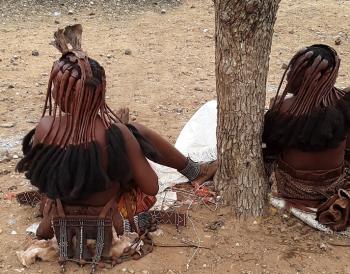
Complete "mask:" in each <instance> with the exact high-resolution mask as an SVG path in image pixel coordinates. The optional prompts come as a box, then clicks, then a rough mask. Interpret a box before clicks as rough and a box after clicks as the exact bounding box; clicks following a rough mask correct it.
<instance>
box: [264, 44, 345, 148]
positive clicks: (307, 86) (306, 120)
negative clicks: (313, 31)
mask: <svg viewBox="0 0 350 274" xmlns="http://www.w3.org/2000/svg"><path fill="white" fill-rule="evenodd" d="M339 66H340V58H339V57H338V55H337V53H336V51H335V50H334V49H333V48H331V47H329V46H327V45H322V44H317V45H312V46H310V47H307V48H304V49H302V50H300V51H299V52H297V53H296V54H295V55H294V56H293V58H292V59H291V61H290V62H289V65H288V67H287V69H286V70H285V72H284V74H283V77H282V79H281V82H280V85H279V87H278V90H277V94H276V97H275V99H274V102H273V105H272V107H271V109H270V110H269V111H268V112H267V113H266V115H265V124H264V132H263V141H264V142H265V143H267V145H268V146H269V145H270V147H275V148H287V147H292V148H299V149H302V150H304V151H321V150H324V149H328V148H334V147H337V146H338V144H339V142H341V141H343V140H344V138H345V137H346V134H347V132H348V130H349V128H350V111H349V110H348V109H349V108H350V94H349V93H346V92H345V91H343V90H340V89H338V88H336V87H335V86H334V85H335V82H336V79H337V76H338V71H339ZM286 76H287V77H286ZM285 78H287V83H286V85H285V87H284V90H283V92H282V94H281V95H280V96H279V93H280V90H281V87H282V85H283V82H284V80H285ZM288 93H291V94H293V95H294V96H293V101H292V102H291V104H290V107H289V108H288V109H287V110H284V111H281V107H282V104H283V103H284V100H285V98H286V95H287V94H288Z"/></svg>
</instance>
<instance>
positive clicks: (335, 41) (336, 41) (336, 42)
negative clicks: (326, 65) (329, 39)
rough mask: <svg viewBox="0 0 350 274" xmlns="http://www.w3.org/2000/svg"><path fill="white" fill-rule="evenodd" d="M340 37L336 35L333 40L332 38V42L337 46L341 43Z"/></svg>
mask: <svg viewBox="0 0 350 274" xmlns="http://www.w3.org/2000/svg"><path fill="white" fill-rule="evenodd" d="M341 42H342V41H341V38H340V37H339V36H338V37H337V38H336V39H335V40H334V44H336V45H337V46H339V45H340V44H341Z"/></svg>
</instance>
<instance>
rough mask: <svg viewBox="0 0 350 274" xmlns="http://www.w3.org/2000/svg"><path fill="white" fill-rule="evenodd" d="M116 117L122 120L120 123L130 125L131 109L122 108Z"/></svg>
mask: <svg viewBox="0 0 350 274" xmlns="http://www.w3.org/2000/svg"><path fill="white" fill-rule="evenodd" d="M116 115H117V116H118V118H119V119H120V121H121V122H122V123H123V124H128V123H129V108H120V109H119V110H118V111H117V112H116Z"/></svg>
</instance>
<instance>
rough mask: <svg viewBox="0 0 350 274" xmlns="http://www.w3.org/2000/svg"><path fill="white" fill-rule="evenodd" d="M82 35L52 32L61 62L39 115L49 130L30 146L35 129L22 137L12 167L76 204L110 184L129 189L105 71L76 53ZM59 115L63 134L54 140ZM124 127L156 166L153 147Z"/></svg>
mask: <svg viewBox="0 0 350 274" xmlns="http://www.w3.org/2000/svg"><path fill="white" fill-rule="evenodd" d="M81 34H82V27H81V25H74V26H68V27H66V28H65V29H64V30H63V29H59V30H58V31H57V32H55V35H54V36H55V41H54V45H55V46H56V47H57V48H58V49H59V50H60V51H61V52H62V57H61V58H60V59H59V60H58V61H56V62H54V64H53V67H52V70H51V74H50V79H49V84H48V88H47V94H46V99H45V105H44V110H43V114H42V117H44V116H47V115H48V116H51V117H52V118H53V119H52V123H51V127H50V129H49V130H48V131H47V133H46V135H45V136H44V137H43V138H42V139H41V140H38V142H37V144H36V145H34V146H33V136H34V134H35V129H33V130H31V131H30V132H29V133H28V134H27V135H26V136H25V137H24V139H23V154H24V157H23V159H21V161H20V162H19V163H18V164H17V167H16V169H17V171H19V172H25V175H26V177H27V178H28V179H29V180H30V181H31V183H32V184H33V185H34V186H36V187H38V188H39V191H40V192H43V193H45V194H46V195H47V196H48V197H49V198H52V199H56V198H60V199H62V200H75V199H79V198H80V197H81V196H82V195H85V194H91V193H94V192H98V191H103V190H105V189H106V188H108V187H110V186H111V184H113V183H117V184H120V186H121V188H122V190H124V191H128V190H130V189H131V188H132V184H131V183H130V182H131V179H132V174H131V172H130V168H129V161H128V156H127V153H126V149H125V145H124V140H123V136H122V133H121V131H120V129H119V128H118V127H117V126H116V125H115V124H116V123H119V122H120V120H119V118H118V117H117V115H116V114H115V113H114V112H113V111H112V110H111V109H110V108H109V107H108V105H107V104H106V102H105V92H106V77H105V71H104V69H103V67H102V66H100V65H99V64H98V62H97V61H95V60H93V59H91V58H89V57H87V56H86V54H85V53H84V52H83V51H82V50H81ZM69 46H70V47H71V48H69ZM63 115H65V121H66V122H65V128H64V132H63V134H58V132H59V129H60V128H61V127H62V126H63V124H62V123H61V120H62V116H63ZM97 119H101V121H102V123H103V125H104V127H105V129H106V133H107V134H106V136H107V140H106V141H107V144H108V168H107V170H104V169H103V167H102V165H101V155H100V148H99V145H98V144H97V142H96V136H95V128H96V121H97ZM54 123H58V127H56V126H55V127H54ZM128 127H129V129H130V131H131V132H132V133H133V134H134V135H135V137H136V138H137V140H138V141H139V143H140V145H141V149H142V150H143V152H144V154H145V156H148V158H150V159H152V160H155V159H156V158H157V153H156V152H155V150H154V149H153V147H152V145H151V144H150V143H148V142H147V140H145V139H144V138H143V137H142V135H140V133H139V132H137V130H136V129H135V128H134V127H132V126H131V125H128ZM49 136H50V138H49ZM52 136H53V137H52Z"/></svg>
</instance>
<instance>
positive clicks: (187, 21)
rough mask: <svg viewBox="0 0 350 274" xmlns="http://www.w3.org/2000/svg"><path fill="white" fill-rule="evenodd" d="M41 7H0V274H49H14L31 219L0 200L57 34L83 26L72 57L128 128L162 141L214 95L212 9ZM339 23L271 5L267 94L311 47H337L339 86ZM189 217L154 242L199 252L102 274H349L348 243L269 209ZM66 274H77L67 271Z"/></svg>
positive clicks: (342, 31) (326, 8)
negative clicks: (98, 67) (274, 10)
mask: <svg viewBox="0 0 350 274" xmlns="http://www.w3.org/2000/svg"><path fill="white" fill-rule="evenodd" d="M52 2H53V1H34V0H32V1H30V0H27V1H14V0H11V1H8V0H0V160H1V163H0V241H1V245H0V273H18V272H22V273H49V272H50V273H59V268H58V265H57V264H56V263H44V262H41V263H37V264H35V265H33V266H32V267H30V268H29V269H24V268H23V267H22V266H21V265H20V263H19V262H18V261H17V258H16V255H15V251H16V250H20V249H22V248H23V247H24V245H25V243H26V242H27V241H28V239H29V237H28V236H27V235H26V233H25V228H26V227H27V226H28V225H30V224H31V223H33V222H35V221H37V219H36V218H35V213H36V212H35V210H34V209H32V208H26V207H20V206H19V205H18V204H17V203H16V201H14V200H11V199H8V196H9V193H12V192H13V193H16V192H19V191H21V190H26V189H28V188H29V185H28V183H27V182H26V180H25V179H24V178H23V176H22V175H19V174H16V173H15V172H14V166H15V164H16V162H17V161H18V157H20V156H21V153H20V152H19V144H20V141H21V137H22V136H23V134H24V133H25V132H27V131H28V130H29V129H31V128H32V127H33V126H34V124H35V123H36V121H37V120H38V117H39V116H40V113H41V108H42V105H43V99H44V96H45V92H46V85H47V81H48V73H49V72H50V68H51V64H52V62H53V61H54V60H55V59H57V58H58V57H59V54H58V52H57V51H56V50H55V49H54V48H53V47H51V46H49V45H48V44H49V42H50V41H51V37H52V34H53V31H54V30H55V29H57V27H59V26H64V25H66V24H72V23H76V22H79V23H81V24H83V27H84V39H83V45H84V49H85V50H86V51H87V52H88V53H89V54H90V56H91V57H93V58H96V59H97V60H98V61H99V62H100V63H102V65H103V66H104V67H105V70H106V73H107V82H108V101H109V104H110V105H111V106H112V107H113V108H114V109H117V108H118V107H120V106H129V107H130V109H131V110H132V112H131V116H132V118H133V119H134V120H136V121H138V122H140V123H144V124H146V125H148V126H150V127H152V128H154V129H156V130H157V131H158V132H160V133H161V134H162V135H163V136H165V137H166V138H167V139H169V141H170V142H174V141H175V140H176V136H177V135H178V133H179V131H180V130H181V128H182V127H183V125H184V124H185V123H186V121H187V120H188V119H189V118H190V117H191V115H192V114H193V113H194V111H195V110H196V109H198V107H199V106H201V105H202V104H203V103H204V102H206V101H208V100H211V99H214V98H215V97H216V93H215V73H214V69H215V64H214V7H213V2H212V1H209V0H186V1H184V2H181V3H180V2H178V1H148V0H145V1H140V0H138V1H126V0H120V1H117V0H115V1H103V2H102V1H101V3H100V4H97V2H98V1H94V2H96V3H94V2H93V1H91V2H90V1H81V2H79V3H78V4H76V5H74V2H70V1H57V3H56V2H55V3H52ZM130 2H131V3H132V4H130ZM43 3H44V5H43ZM60 3H61V4H64V5H61V4H60ZM69 10H72V13H73V14H72V15H68V11H69ZM162 10H163V11H162ZM53 13H55V15H56V16H55V15H54V14H53ZM58 13H60V14H59V15H58ZM349 14H350V1H337V0H318V1H316V0H308V1H302V0H282V2H281V6H280V10H279V13H278V20H277V23H276V27H275V34H274V41H273V48H272V54H271V62H270V73H269V79H268V92H269V95H271V94H272V93H273V91H274V90H275V89H276V86H278V83H279V79H280V77H281V75H282V72H283V71H282V70H281V66H282V65H283V63H287V62H288V60H289V58H290V57H291V55H292V54H293V52H295V51H296V50H297V49H299V48H301V47H302V46H304V45H309V44H312V43H327V44H329V45H334V41H335V39H336V38H337V37H339V38H340V39H341V44H340V45H338V46H335V48H336V49H337V51H338V53H339V54H340V56H341V58H342V65H341V69H340V74H339V78H338V85H339V86H340V87H346V86H348V85H349V61H350V48H349V38H348V34H349V33H350V28H349V24H348V19H349ZM55 21H56V22H55ZM126 49H130V50H131V55H126V54H125V50H126ZM33 50H37V51H38V52H39V56H33V55H32V51H33ZM190 215H191V219H192V220H193V226H194V227H195V228H196V233H195V232H194V230H193V226H192V225H189V226H188V227H187V228H184V229H180V230H179V231H176V229H175V228H173V227H167V226H164V227H163V230H164V232H165V233H164V236H161V237H159V238H157V241H158V242H162V243H172V244H176V243H179V242H180V241H181V239H192V240H196V239H197V236H198V237H199V239H200V241H201V244H202V245H205V246H206V247H209V248H210V249H201V250H199V251H198V252H197V253H196V254H195V255H194V256H193V254H194V249H193V248H160V247H159V248H156V249H155V250H154V252H153V253H152V254H150V255H148V256H147V257H145V258H144V259H142V260H140V261H132V262H127V263H123V264H122V265H120V266H117V267H116V268H114V269H113V270H104V271H102V272H107V273H120V272H123V271H124V272H127V273H144V274H145V273H168V274H172V273H185V272H186V273H246V274H248V273H252V274H253V273H254V274H255V273H257V274H260V273H281V274H282V273H350V266H349V264H348V262H349V259H350V253H349V251H348V247H339V246H335V245H334V244H338V243H342V244H349V240H348V239H345V238H341V237H338V236H334V235H323V234H321V233H319V232H316V231H314V230H312V229H310V228H308V227H306V226H304V225H303V224H301V223H299V222H298V221H296V220H295V219H294V218H291V217H289V216H288V215H285V216H284V217H281V215H280V214H276V212H275V211H271V215H270V216H269V217H266V218H264V219H258V220H249V221H247V222H243V223H238V222H237V221H235V220H234V219H233V218H231V217H230V214H229V209H227V208H221V209H218V210H217V211H216V212H211V211H209V210H208V209H207V208H206V207H203V206H194V207H193V208H192V210H191V211H190ZM217 220H223V221H224V223H225V224H224V226H223V227H222V228H220V229H218V230H215V231H213V230H210V229H207V228H206V225H207V224H208V223H210V222H213V221H217ZM13 231H15V232H13ZM12 233H16V234H12ZM196 234H197V236H196ZM192 256H193V258H192ZM191 258H192V259H191ZM189 259H191V261H190V263H189V266H188V267H187V264H188V261H189ZM68 270H69V271H68V273H88V269H87V268H85V269H80V268H78V267H77V266H75V265H72V264H71V265H70V266H69V269H68Z"/></svg>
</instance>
